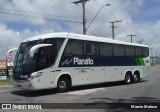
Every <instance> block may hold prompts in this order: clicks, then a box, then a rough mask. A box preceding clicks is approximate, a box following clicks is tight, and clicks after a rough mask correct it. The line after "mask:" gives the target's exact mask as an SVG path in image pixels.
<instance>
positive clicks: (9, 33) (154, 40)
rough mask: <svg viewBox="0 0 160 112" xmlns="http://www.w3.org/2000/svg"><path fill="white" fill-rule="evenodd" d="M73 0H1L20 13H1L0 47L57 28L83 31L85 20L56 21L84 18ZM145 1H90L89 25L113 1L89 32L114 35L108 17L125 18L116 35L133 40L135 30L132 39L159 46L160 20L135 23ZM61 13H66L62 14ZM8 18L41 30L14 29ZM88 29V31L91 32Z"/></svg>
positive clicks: (117, 24) (80, 8)
mask: <svg viewBox="0 0 160 112" xmlns="http://www.w3.org/2000/svg"><path fill="white" fill-rule="evenodd" d="M72 1H75V0H12V2H7V1H6V0H1V1H0V7H1V10H2V9H3V8H4V9H12V10H9V11H11V12H10V13H14V14H15V13H17V15H13V14H10V15H7V16H6V15H4V14H3V15H2V14H1V13H0V17H1V18H0V22H1V24H0V30H1V31H0V47H1V46H3V47H4V48H5V49H4V48H0V51H1V52H2V51H3V52H5V50H6V49H8V48H10V47H13V46H18V44H19V43H20V42H21V40H23V39H25V38H27V37H30V36H33V35H37V34H41V33H49V32H57V31H69V32H76V33H82V24H77V23H76V24H75V23H64V24H60V21H59V22H57V21H54V20H55V19H61V20H70V21H79V22H81V21H82V5H81V4H79V5H75V4H73V3H71V2H72ZM144 2H145V0H95V1H89V2H87V3H86V18H87V26H88V25H89V23H90V22H91V20H92V19H93V17H94V16H95V14H96V13H97V12H98V10H99V9H100V7H101V6H103V5H105V4H106V3H110V4H111V5H110V6H107V7H104V8H103V9H102V10H101V11H100V13H99V14H98V15H97V17H96V19H95V21H94V22H93V23H92V25H91V26H90V29H89V32H91V33H92V34H94V35H96V36H104V37H110V38H111V36H112V35H111V34H112V33H111V27H110V26H111V24H109V21H114V20H122V22H121V23H116V24H115V25H116V29H115V35H116V37H115V38H116V39H119V40H124V41H128V42H130V38H128V37H126V35H129V34H136V35H137V36H136V37H134V39H133V40H134V42H136V41H137V40H141V39H145V42H146V43H148V44H151V46H158V48H160V47H159V46H160V45H158V43H159V42H160V39H159V35H160V32H159V29H160V22H157V23H155V24H147V25H145V24H135V23H133V20H132V16H137V15H140V8H141V6H142V5H143V3H144ZM2 4H3V5H2ZM3 11H4V10H3ZM51 15H52V16H51ZM61 15H64V16H63V17H62V16H61ZM2 16H3V17H2ZM4 16H5V17H4ZM15 16H16V17H15ZM19 18H20V19H19ZM46 18H48V19H50V20H52V21H49V20H47V19H46ZM6 21H16V22H25V23H30V24H32V25H35V26H36V27H38V28H39V30H38V29H37V30H35V31H32V30H31V29H32V28H29V27H28V28H25V29H23V30H22V31H21V32H19V31H15V30H14V29H9V28H7V26H6V25H5V22H6ZM2 23H3V24H2ZM89 32H87V33H88V34H91V33H89ZM4 37H5V38H4ZM11 40H13V41H11ZM2 42H3V43H2ZM1 57H2V56H1Z"/></svg>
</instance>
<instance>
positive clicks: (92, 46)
mask: <svg viewBox="0 0 160 112" xmlns="http://www.w3.org/2000/svg"><path fill="white" fill-rule="evenodd" d="M84 54H85V55H92V56H95V55H99V51H98V43H96V42H91V41H90V42H89V41H85V42H84Z"/></svg>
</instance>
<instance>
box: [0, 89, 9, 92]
mask: <svg viewBox="0 0 160 112" xmlns="http://www.w3.org/2000/svg"><path fill="white" fill-rule="evenodd" d="M9 91H11V90H7V89H6V90H0V93H4V92H9Z"/></svg>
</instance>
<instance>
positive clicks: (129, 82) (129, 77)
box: [125, 73, 132, 84]
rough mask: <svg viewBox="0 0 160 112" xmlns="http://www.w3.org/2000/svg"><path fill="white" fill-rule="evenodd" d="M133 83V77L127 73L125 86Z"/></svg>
mask: <svg viewBox="0 0 160 112" xmlns="http://www.w3.org/2000/svg"><path fill="white" fill-rule="evenodd" d="M131 83H132V75H131V74H130V73H126V75H125V84H131Z"/></svg>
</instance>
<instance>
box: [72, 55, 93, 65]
mask: <svg viewBox="0 0 160 112" xmlns="http://www.w3.org/2000/svg"><path fill="white" fill-rule="evenodd" d="M93 63H94V61H93V59H91V58H87V59H80V58H78V57H74V58H73V64H74V65H93Z"/></svg>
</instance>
